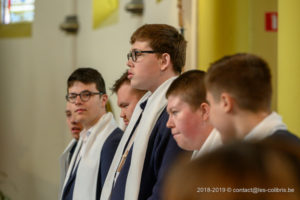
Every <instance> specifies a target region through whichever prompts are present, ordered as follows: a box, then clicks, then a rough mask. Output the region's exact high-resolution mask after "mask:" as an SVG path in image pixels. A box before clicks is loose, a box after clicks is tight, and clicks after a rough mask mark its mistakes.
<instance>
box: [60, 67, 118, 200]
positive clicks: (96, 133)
mask: <svg viewBox="0 0 300 200" xmlns="http://www.w3.org/2000/svg"><path fill="white" fill-rule="evenodd" d="M67 84H68V93H67V96H66V99H67V101H68V102H70V103H72V104H73V105H74V109H75V115H76V120H77V121H78V122H80V123H81V124H82V126H83V128H84V129H83V131H82V132H81V133H80V139H79V141H78V144H77V147H76V149H75V152H74V155H73V158H72V160H71V163H70V166H69V169H68V172H67V175H66V179H65V182H64V186H63V194H62V197H61V199H62V200H71V199H99V198H100V194H101V189H102V185H103V183H104V180H105V178H106V175H107V172H108V169H109V167H110V164H111V161H112V158H113V156H114V153H115V150H116V148H117V146H118V144H119V141H120V139H121V137H122V131H121V130H120V129H119V128H118V126H117V123H116V122H115V120H114V118H113V115H112V114H111V113H109V112H106V108H105V107H106V103H107V101H108V96H107V94H106V90H105V83H104V80H103V78H102V76H101V74H100V73H99V72H98V71H97V70H95V69H92V68H79V69H77V70H75V71H74V72H73V73H72V74H71V75H70V77H69V78H68V82H67Z"/></svg>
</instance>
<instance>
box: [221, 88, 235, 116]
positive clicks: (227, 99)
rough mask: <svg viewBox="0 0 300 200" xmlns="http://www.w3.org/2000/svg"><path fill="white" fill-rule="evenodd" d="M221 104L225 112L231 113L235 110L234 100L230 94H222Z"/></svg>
mask: <svg viewBox="0 0 300 200" xmlns="http://www.w3.org/2000/svg"><path fill="white" fill-rule="evenodd" d="M220 103H221V107H222V108H223V110H224V111H225V112H227V113H229V112H231V111H232V110H233V106H234V99H233V97H232V96H231V95H230V94H229V93H226V92H223V93H221V97H220Z"/></svg>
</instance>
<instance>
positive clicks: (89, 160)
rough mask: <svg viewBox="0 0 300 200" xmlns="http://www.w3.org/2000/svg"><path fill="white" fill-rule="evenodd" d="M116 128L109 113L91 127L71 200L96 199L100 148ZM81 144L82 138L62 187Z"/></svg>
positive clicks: (69, 173)
mask: <svg viewBox="0 0 300 200" xmlns="http://www.w3.org/2000/svg"><path fill="white" fill-rule="evenodd" d="M116 128H118V126H117V123H116V121H115V120H114V118H113V115H112V114H111V113H106V114H104V115H103V116H102V117H101V118H100V120H99V121H98V122H97V123H96V124H95V125H94V126H93V128H92V132H91V134H90V135H89V137H88V140H87V143H86V148H85V152H83V156H82V158H81V160H80V163H79V166H78V169H77V174H76V181H75V186H74V191H73V200H83V199H88V200H93V199H95V198H96V187H97V180H98V171H99V164H100V160H101V157H100V156H101V151H102V147H103V144H104V142H105V141H106V139H107V137H108V136H109V135H110V134H111V133H112V132H113V131H114V130H115V129H116ZM83 131H87V130H83ZM81 144H82V138H81V137H80V139H79V142H78V144H77V147H76V149H75V152H74V156H73V157H72V160H71V163H70V166H69V170H68V172H67V176H66V179H65V183H64V187H65V185H66V183H67V182H68V179H69V177H70V175H71V171H72V168H73V166H74V162H75V159H76V155H77V154H78V152H79V151H80V147H81Z"/></svg>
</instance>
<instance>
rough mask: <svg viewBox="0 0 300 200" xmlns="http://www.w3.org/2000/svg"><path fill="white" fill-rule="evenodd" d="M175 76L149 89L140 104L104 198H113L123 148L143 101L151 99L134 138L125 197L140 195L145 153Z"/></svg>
mask: <svg viewBox="0 0 300 200" xmlns="http://www.w3.org/2000/svg"><path fill="white" fill-rule="evenodd" d="M175 78H176V77H172V78H170V79H168V80H167V81H165V82H164V83H163V84H161V85H160V86H159V87H158V88H157V89H156V90H155V91H154V93H153V94H151V93H150V92H147V93H146V94H145V95H144V96H143V97H142V98H141V100H140V101H139V102H138V103H137V106H136V107H135V109H134V112H133V114H132V117H131V120H130V122H129V124H128V126H127V128H126V130H125V132H124V134H123V137H122V139H121V141H120V144H119V146H118V149H117V151H116V154H115V157H114V159H113V161H112V164H111V166H110V169H109V172H108V174H107V177H106V180H105V183H104V186H103V188H102V193H101V200H109V198H110V195H111V191H112V187H113V181H114V176H115V173H116V171H117V167H118V165H119V162H120V160H121V157H122V152H123V149H124V147H125V145H126V142H127V140H128V138H129V136H130V133H131V131H132V129H133V127H134V125H135V123H136V121H137V119H138V117H139V116H140V113H141V112H142V109H141V108H140V104H141V103H142V102H144V101H145V100H146V99H148V101H147V105H146V107H145V109H144V114H143V115H142V118H141V121H140V123H139V125H138V127H137V128H136V130H135V131H136V133H137V134H136V136H135V139H134V145H133V150H132V158H131V164H130V168H129V171H128V176H127V180H126V187H125V196H124V199H125V200H135V199H137V198H138V194H139V191H140V181H141V176H142V170H143V166H144V160H145V154H146V150H147V147H148V140H149V137H150V134H151V132H152V129H153V127H154V126H155V124H156V121H157V119H158V117H159V116H160V114H161V113H162V111H163V110H164V108H165V107H166V105H167V99H166V97H165V95H166V91H167V89H168V88H169V86H170V84H171V83H172V82H173V80H174V79H175ZM149 96H150V97H149Z"/></svg>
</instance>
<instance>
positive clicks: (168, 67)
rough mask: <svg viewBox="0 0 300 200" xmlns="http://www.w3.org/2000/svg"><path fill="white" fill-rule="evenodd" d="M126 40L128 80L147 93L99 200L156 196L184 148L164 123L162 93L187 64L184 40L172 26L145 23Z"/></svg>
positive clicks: (141, 101) (121, 143)
mask: <svg viewBox="0 0 300 200" xmlns="http://www.w3.org/2000/svg"><path fill="white" fill-rule="evenodd" d="M130 43H131V45H132V46H131V51H130V53H129V54H128V55H127V58H128V62H127V65H128V67H129V70H128V78H129V79H130V84H131V86H132V87H133V88H135V89H139V90H146V91H148V92H147V93H146V94H145V95H144V96H143V97H142V98H141V100H140V101H139V102H138V104H137V106H136V107H135V110H134V112H133V114H132V117H131V120H130V122H129V124H128V126H127V128H126V130H125V132H124V135H123V138H122V140H121V142H120V145H119V147H118V149H117V151H116V154H115V157H114V159H113V162H112V165H111V167H110V170H109V173H108V175H107V178H106V181H105V184H104V187H103V191H102V194H101V199H103V200H108V199H111V200H121V199H125V200H136V199H160V193H161V192H160V191H161V185H162V180H163V177H164V175H165V172H166V171H167V170H168V167H169V166H170V164H171V163H172V161H173V160H174V158H175V157H176V156H177V155H178V153H179V152H180V151H182V150H181V149H180V148H179V147H178V146H177V144H176V142H175V140H174V139H173V137H172V134H171V131H170V129H169V128H167V127H166V123H167V121H168V113H167V112H166V104H167V100H166V98H165V93H166V91H167V89H168V87H169V85H170V84H171V83H172V81H173V80H174V79H175V78H176V76H177V75H179V74H180V73H181V70H182V68H183V66H184V64H185V53H186V41H185V39H184V38H183V36H182V35H181V34H180V33H179V32H178V31H177V30H176V29H175V28H174V27H171V26H169V25H164V24H147V25H144V26H142V27H140V28H139V29H137V30H136V31H135V32H134V33H133V35H132V36H131V41H130Z"/></svg>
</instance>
